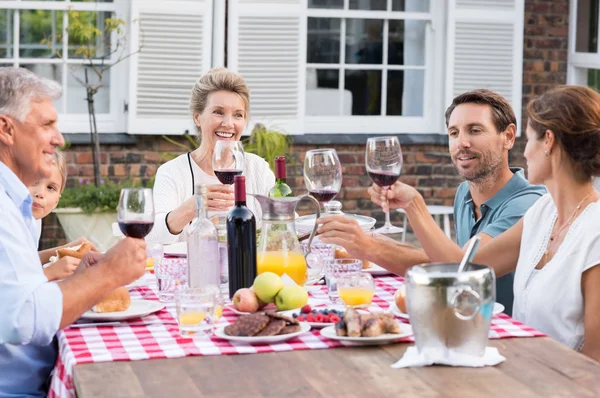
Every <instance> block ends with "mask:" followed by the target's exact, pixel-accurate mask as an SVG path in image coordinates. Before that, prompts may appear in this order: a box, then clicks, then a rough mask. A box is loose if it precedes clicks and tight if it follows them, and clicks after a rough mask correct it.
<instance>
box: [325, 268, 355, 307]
mask: <svg viewBox="0 0 600 398" xmlns="http://www.w3.org/2000/svg"><path fill="white" fill-rule="evenodd" d="M362 265H363V263H362V260H357V259H353V258H338V259H331V260H326V262H325V283H326V284H327V291H328V294H329V300H330V301H331V302H332V303H337V302H339V293H338V285H337V280H338V278H340V277H342V276H344V275H355V274H360V273H361V272H362Z"/></svg>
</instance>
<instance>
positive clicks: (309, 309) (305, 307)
mask: <svg viewBox="0 0 600 398" xmlns="http://www.w3.org/2000/svg"><path fill="white" fill-rule="evenodd" d="M311 311H312V308H310V305H308V304H306V305H305V306H304V307H302V309H301V310H300V312H301V313H303V314H310V312H311Z"/></svg>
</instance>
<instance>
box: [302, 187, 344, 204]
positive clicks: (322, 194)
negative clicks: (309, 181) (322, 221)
mask: <svg viewBox="0 0 600 398" xmlns="http://www.w3.org/2000/svg"><path fill="white" fill-rule="evenodd" d="M309 192H310V195H311V196H312V197H314V198H315V199H317V200H318V201H319V202H320V203H326V202H329V201H330V200H332V199H333V198H335V197H336V196H337V194H338V191H334V190H331V189H316V190H312V191H309Z"/></svg>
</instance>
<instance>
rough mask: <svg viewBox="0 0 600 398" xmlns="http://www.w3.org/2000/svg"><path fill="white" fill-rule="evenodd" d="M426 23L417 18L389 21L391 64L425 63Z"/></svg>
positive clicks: (389, 55) (389, 58)
mask: <svg viewBox="0 0 600 398" xmlns="http://www.w3.org/2000/svg"><path fill="white" fill-rule="evenodd" d="M426 23H427V22H426V21H420V20H416V19H408V20H393V21H390V22H389V26H390V30H389V44H388V64H389V65H411V66H422V65H425V25H426Z"/></svg>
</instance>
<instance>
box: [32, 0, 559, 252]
mask: <svg viewBox="0 0 600 398" xmlns="http://www.w3.org/2000/svg"><path fill="white" fill-rule="evenodd" d="M568 12H569V6H568V1H567V0H526V1H525V29H524V33H525V37H524V46H523V47H524V48H523V121H522V124H521V126H519V129H522V127H523V126H524V125H525V124H524V122H525V106H526V105H527V103H528V102H529V100H530V99H531V98H532V97H533V96H535V95H539V94H541V93H543V92H544V91H546V90H548V89H549V88H551V87H553V86H555V85H557V84H564V83H565V82H566V70H567V42H568V21H569V17H568ZM174 138H176V139H177V140H180V141H181V142H183V140H181V137H174ZM403 138H404V136H401V140H402V141H403V153H404V162H405V166H404V169H403V174H402V181H404V182H406V183H408V184H411V185H413V186H416V187H417V188H418V189H419V191H421V193H422V194H423V196H424V197H425V199H426V201H427V202H428V203H430V204H445V205H451V204H452V201H453V198H454V192H455V189H456V187H457V186H458V184H459V183H460V181H461V180H460V177H459V176H458V175H457V174H456V171H455V170H454V167H453V166H452V164H451V161H450V157H449V155H448V148H447V145H446V144H444V143H442V142H443V141H444V140H443V139H441V140H440V139H438V140H433V141H434V142H439V143H438V144H418V143H410V139H403ZM131 141H132V143H131V144H120V145H111V144H108V145H102V148H101V151H102V154H101V161H102V170H101V173H102V176H103V177H104V178H106V179H112V180H121V179H124V178H129V179H132V180H147V179H149V178H151V177H152V176H153V175H154V174H155V173H156V169H157V168H158V166H159V165H160V163H161V162H162V161H163V160H164V155H165V154H168V153H173V154H176V153H180V152H181V148H179V147H177V146H175V145H173V144H171V143H169V142H167V141H166V140H164V139H163V138H162V137H160V136H135V137H134V139H132V140H131ZM365 141H366V139H365ZM407 141H408V142H407ZM433 141H432V142H433ZM332 142H335V139H332ZM315 147H334V148H335V149H336V150H337V152H338V154H339V156H340V160H341V161H342V163H343V173H344V183H343V189H342V191H341V192H340V195H339V196H338V198H337V199H339V200H340V201H342V203H343V206H344V209H345V210H346V211H348V212H352V213H360V214H368V215H371V216H372V217H375V218H377V219H378V220H382V218H383V213H382V212H381V210H380V209H379V208H377V207H376V206H374V205H373V204H372V203H371V201H370V200H369V198H368V196H367V193H366V187H368V186H369V185H370V184H371V181H370V180H369V178H368V176H367V175H366V171H365V168H364V142H358V141H357V140H354V143H352V144H326V145H325V144H323V145H312V144H311V143H310V142H307V140H306V139H303V140H302V143H296V144H294V145H293V147H292V150H291V153H290V154H289V155H288V158H289V162H288V177H289V183H290V186H291V187H292V188H293V189H294V191H295V192H298V193H301V192H303V191H304V190H305V189H304V181H303V177H302V164H303V161H304V154H305V152H306V151H307V150H308V149H313V148H315ZM524 147H525V139H524V136H521V137H520V138H519V139H518V140H517V143H516V145H515V148H514V149H513V150H512V151H511V164H512V165H515V166H520V167H524V166H525V161H524V159H523V149H524ZM89 148H90V147H89V145H73V146H72V147H71V148H70V149H69V151H68V152H67V155H66V158H67V162H68V166H69V167H68V169H69V181H70V184H72V183H73V181H76V180H78V179H89V180H91V179H92V176H93V168H92V163H91V153H90V152H89V150H90V149H89ZM300 209H301V213H304V212H306V211H309V209H310V207H309V205H304V206H303V207H301V208H300ZM392 214H394V213H392ZM392 220H393V222H395V223H397V224H398V223H400V218H399V217H398V215H397V214H394V215H393V218H392ZM62 242H64V234H63V232H62V229H61V228H60V225H59V224H58V222H57V220H56V218H55V217H54V216H49V217H47V219H45V220H44V230H43V235H42V243H41V247H44V248H46V247H52V246H56V245H57V244H61V243H62Z"/></svg>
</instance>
